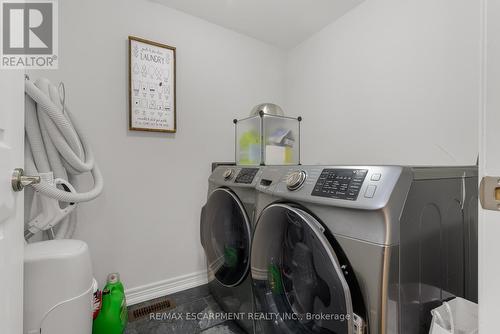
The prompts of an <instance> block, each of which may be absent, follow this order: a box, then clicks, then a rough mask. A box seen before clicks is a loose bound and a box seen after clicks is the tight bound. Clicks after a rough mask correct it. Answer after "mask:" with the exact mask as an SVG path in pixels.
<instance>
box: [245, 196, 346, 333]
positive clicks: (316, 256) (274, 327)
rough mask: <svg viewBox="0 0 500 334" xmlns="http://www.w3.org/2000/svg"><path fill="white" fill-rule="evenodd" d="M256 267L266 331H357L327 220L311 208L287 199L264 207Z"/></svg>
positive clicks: (258, 227)
mask: <svg viewBox="0 0 500 334" xmlns="http://www.w3.org/2000/svg"><path fill="white" fill-rule="evenodd" d="M251 268H252V269H251V273H252V280H253V284H254V293H255V298H256V311H257V314H258V315H259V317H262V318H264V316H265V317H266V318H265V320H264V321H259V322H258V325H260V327H262V328H261V329H262V331H263V332H264V333H332V334H333V333H342V334H344V333H349V334H350V333H353V326H354V323H355V322H353V319H352V317H353V316H354V314H353V310H352V301H351V294H350V290H349V286H348V284H347V282H346V280H345V278H344V275H343V273H342V268H341V267H340V265H339V262H338V259H337V256H336V254H335V252H334V250H333V248H332V246H331V244H330V243H329V241H328V239H327V238H326V237H325V235H324V229H323V227H322V225H321V224H320V223H319V222H318V221H317V220H315V219H314V218H313V217H312V216H311V215H309V214H308V213H306V212H305V211H303V210H300V209H298V208H295V207H292V206H288V205H284V204H273V205H270V206H269V207H267V208H266V209H264V211H263V212H262V214H261V215H260V218H259V220H258V222H257V225H256V229H255V233H254V236H253V245H252V254H251ZM270 318H271V319H270Z"/></svg>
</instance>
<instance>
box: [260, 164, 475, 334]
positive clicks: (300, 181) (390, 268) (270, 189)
mask: <svg viewBox="0 0 500 334" xmlns="http://www.w3.org/2000/svg"><path fill="white" fill-rule="evenodd" d="M257 190H258V195H257V202H256V208H257V215H258V217H259V218H258V220H257V222H256V226H255V232H254V237H253V244H252V252H251V276H252V281H253V287H254V295H255V305H256V309H255V311H256V312H262V313H265V314H275V316H272V317H271V318H272V319H270V320H263V321H259V322H258V330H259V331H260V332H263V333H273V334H274V333H346V334H351V333H370V334H387V333H404V334H411V333H428V330H429V324H430V310H431V309H432V308H434V307H435V306H437V305H439V304H440V303H441V302H442V301H443V300H445V299H448V298H452V297H453V296H461V297H466V298H468V299H471V300H473V301H476V299H477V258H476V254H477V168H476V167H405V166H294V167H289V166H288V167H265V168H264V169H263V171H262V175H261V177H260V180H259V184H258V185H257Z"/></svg>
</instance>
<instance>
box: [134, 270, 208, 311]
mask: <svg viewBox="0 0 500 334" xmlns="http://www.w3.org/2000/svg"><path fill="white" fill-rule="evenodd" d="M207 282H208V276H207V271H206V270H203V271H199V272H194V273H192V274H187V275H182V276H177V277H174V278H169V279H166V280H164V281H159V282H155V283H150V284H146V285H142V286H138V287H135V288H131V289H127V290H126V291H125V296H126V298H127V305H135V304H139V303H142V302H145V301H148V300H151V299H155V298H158V297H163V296H167V295H170V294H173V293H176V292H179V291H183V290H187V289H191V288H194V287H197V286H200V285H203V284H207Z"/></svg>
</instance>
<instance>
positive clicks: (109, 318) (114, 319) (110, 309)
mask: <svg viewBox="0 0 500 334" xmlns="http://www.w3.org/2000/svg"><path fill="white" fill-rule="evenodd" d="M127 321H128V313H127V303H126V301H125V290H124V288H123V284H122V282H120V275H119V274H118V273H113V274H109V275H108V279H107V283H106V286H105V287H104V290H103V291H102V307H101V311H100V312H99V315H98V316H97V318H96V319H95V320H94V325H93V326H92V333H93V334H123V332H124V331H125V327H126V326H127Z"/></svg>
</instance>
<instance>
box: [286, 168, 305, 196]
mask: <svg viewBox="0 0 500 334" xmlns="http://www.w3.org/2000/svg"><path fill="white" fill-rule="evenodd" d="M306 176H307V175H306V172H304V171H303V170H301V171H296V172H293V173H292V174H290V175H289V176H288V178H287V179H286V187H287V188H288V190H291V191H293V190H297V189H299V188H300V187H302V185H303V184H304V182H305V180H306Z"/></svg>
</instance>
